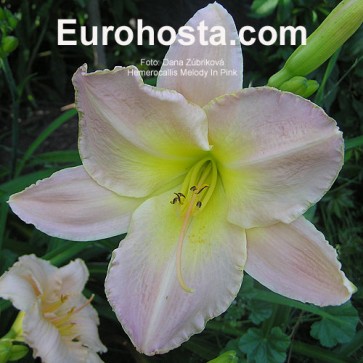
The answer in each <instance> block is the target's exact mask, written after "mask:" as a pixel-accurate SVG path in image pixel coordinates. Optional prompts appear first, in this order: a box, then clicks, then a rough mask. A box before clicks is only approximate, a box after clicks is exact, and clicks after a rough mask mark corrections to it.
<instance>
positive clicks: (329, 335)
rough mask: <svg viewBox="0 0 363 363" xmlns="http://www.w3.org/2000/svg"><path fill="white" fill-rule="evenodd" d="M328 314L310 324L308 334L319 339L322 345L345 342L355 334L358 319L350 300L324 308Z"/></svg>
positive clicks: (327, 345)
mask: <svg viewBox="0 0 363 363" xmlns="http://www.w3.org/2000/svg"><path fill="white" fill-rule="evenodd" d="M324 310H325V311H326V312H327V313H329V315H330V316H326V317H323V318H322V319H321V320H320V321H317V322H315V323H314V324H313V325H312V326H311V330H310V335H311V336H312V337H314V338H316V339H319V341H320V343H321V345H322V346H324V347H328V348H331V347H334V346H335V345H337V344H338V343H347V342H349V341H350V340H351V339H352V338H353V337H354V335H355V332H356V328H357V324H358V321H359V317H358V313H357V310H356V309H355V308H354V307H353V306H352V304H351V303H350V302H347V303H345V304H344V305H341V306H329V307H327V308H324Z"/></svg>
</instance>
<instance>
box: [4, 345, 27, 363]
mask: <svg viewBox="0 0 363 363" xmlns="http://www.w3.org/2000/svg"><path fill="white" fill-rule="evenodd" d="M28 352H29V348H28V347H27V346H25V345H21V344H17V345H13V347H12V349H11V354H10V357H9V361H10V362H13V361H17V360H20V359H21V358H24V357H25V356H26V355H27V354H28Z"/></svg>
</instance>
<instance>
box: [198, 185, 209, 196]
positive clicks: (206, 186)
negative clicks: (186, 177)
mask: <svg viewBox="0 0 363 363" xmlns="http://www.w3.org/2000/svg"><path fill="white" fill-rule="evenodd" d="M208 187H209V185H203V187H202V188H200V189H199V190H198V191H197V194H199V193H201V192H202V191H203V190H204V189H205V188H208Z"/></svg>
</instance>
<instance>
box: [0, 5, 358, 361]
mask: <svg viewBox="0 0 363 363" xmlns="http://www.w3.org/2000/svg"><path fill="white" fill-rule="evenodd" d="M208 3H209V1H205V0H195V1H188V0H175V1H174V2H170V1H167V0H159V1H156V0H99V1H96V0H89V1H88V0H65V1H60V0H44V1H40V0H35V1H26V0H14V1H6V0H0V5H1V8H2V9H3V11H5V10H4V9H7V12H6V16H5V17H4V16H3V17H2V19H0V31H1V34H0V36H1V38H0V40H1V41H2V42H4V39H5V37H14V39H15V40H13V41H14V46H13V47H10V48H9V49H8V51H6V50H4V44H3V45H2V47H3V48H2V50H1V54H0V56H1V58H2V67H1V69H0V71H1V76H0V202H1V204H0V274H1V273H3V272H4V271H5V270H6V269H7V268H8V267H9V266H11V265H12V264H13V262H14V261H15V260H16V259H17V258H18V256H20V255H23V254H29V253H36V254H37V255H38V256H40V257H41V256H43V257H44V258H47V259H50V260H51V261H52V263H54V264H55V265H62V264H65V263H66V262H67V261H69V260H70V259H71V258H74V257H75V256H79V257H81V258H83V259H84V260H85V261H86V262H87V266H88V267H89V269H90V273H91V278H90V282H89V284H88V285H87V291H86V294H91V292H93V293H95V294H96V297H95V299H94V305H95V307H96V308H97V310H98V312H99V314H100V317H101V326H100V334H101V339H102V340H103V342H104V343H105V344H106V345H107V347H108V348H109V352H108V353H107V354H105V355H104V356H103V359H104V361H105V362H176V363H178V362H191V363H192V362H205V361H207V360H210V359H213V358H214V357H216V356H217V355H218V354H219V353H220V352H222V351H224V350H228V349H234V350H235V351H236V352H237V355H238V361H239V362H247V361H248V362H257V363H260V362H277V363H278V362H284V361H289V362H363V359H362V353H363V329H362V321H361V317H362V312H363V304H362V288H363V273H362V266H363V225H362V220H363V203H362V194H361V193H362V186H361V183H362V178H363V170H362V150H363V149H362V145H363V136H362V135H363V120H362V115H363V98H362V95H363V62H362V58H363V28H362V27H361V28H360V29H359V30H358V31H357V33H356V34H355V35H354V36H353V37H352V38H351V39H350V40H349V41H348V42H347V43H346V44H345V45H344V46H343V47H342V48H341V49H340V50H339V51H338V52H337V53H336V54H335V55H334V56H333V57H332V59H331V60H330V61H329V62H326V63H325V64H324V65H322V66H321V67H320V69H319V70H317V71H316V72H314V73H313V74H312V75H310V78H311V79H316V80H317V81H318V82H322V81H323V79H325V80H326V83H325V84H324V87H321V89H320V90H319V91H318V92H317V93H316V94H315V95H313V96H312V97H311V99H312V100H313V101H315V102H316V103H318V104H319V105H321V106H322V107H323V108H324V109H325V110H326V111H327V112H328V113H329V115H331V116H332V117H333V118H335V119H336V121H337V123H338V125H339V127H340V128H341V129H342V130H343V132H344V138H345V140H346V154H345V161H346V162H345V165H344V167H343V170H342V172H341V173H340V175H339V178H338V179H337V181H336V183H335V184H334V185H333V187H332V189H331V190H330V191H329V192H328V193H327V194H326V196H325V197H324V198H323V199H322V201H321V202H319V203H318V205H316V206H315V207H314V208H313V209H312V210H310V211H309V217H310V218H311V219H312V220H313V221H314V223H315V224H316V225H317V227H318V228H319V229H320V230H321V231H323V232H324V233H325V235H326V237H327V239H328V240H329V241H330V242H331V243H332V244H333V245H334V246H335V247H336V248H337V250H338V253H339V258H340V260H341V261H342V264H343V270H344V271H345V272H346V274H347V276H348V277H349V279H350V280H351V281H353V282H354V284H355V285H356V286H358V288H359V290H358V292H357V293H356V294H355V295H354V297H353V300H352V301H353V305H354V307H355V308H353V307H352V306H351V305H350V304H346V305H343V306H342V307H337V308H325V309H321V308H317V307H313V306H310V305H306V304H301V303H298V302H295V301H292V300H289V299H286V298H282V297H280V296H278V295H276V294H273V293H272V292H270V291H268V290H266V289H265V288H263V287H262V286H260V285H259V284H257V283H256V282H254V281H253V280H252V279H250V278H249V277H246V279H245V281H244V284H243V287H242V290H241V293H240V294H239V296H238V297H237V299H236V301H235V302H234V303H233V304H232V306H231V307H230V309H229V310H228V311H227V312H226V313H225V314H224V315H223V316H222V317H219V318H217V319H215V320H213V321H211V322H210V323H208V325H207V329H206V330H205V331H204V332H203V333H202V334H199V335H197V336H194V337H193V338H192V339H191V340H190V341H189V342H187V343H185V344H183V346H182V347H181V348H178V349H176V350H174V351H172V352H170V353H168V354H166V355H164V356H158V357H152V358H149V357H144V356H142V355H140V354H138V353H137V352H136V351H135V350H134V348H133V346H132V344H131V343H130V342H129V340H128V338H127V336H126V335H125V333H124V332H123V331H122V328H121V326H120V325H119V323H118V322H117V320H116V318H115V316H114V314H113V313H112V311H111V309H110V307H109V306H108V304H107V301H106V299H105V296H104V293H103V280H104V277H105V274H106V270H107V263H108V261H109V259H110V254H111V251H112V250H113V249H114V248H115V247H116V246H117V245H118V242H119V240H120V237H117V238H111V239H107V240H102V241H97V242H91V243H87V244H75V243H74V242H73V243H72V242H69V241H64V240H60V239H57V238H52V237H49V236H46V235H44V234H42V233H41V232H39V231H37V230H35V229H34V228H33V227H32V226H30V225H26V224H24V223H23V222H21V221H20V220H19V219H18V218H17V217H16V216H15V215H14V214H12V213H11V211H9V208H8V206H7V204H6V200H7V199H8V197H9V195H11V194H12V193H14V192H17V191H20V190H21V189H23V188H24V187H26V186H28V185H29V184H31V183H34V182H35V181H36V180H38V179H40V178H44V177H46V176H48V175H50V174H51V173H52V172H54V171H56V170H59V169H61V168H64V167H68V166H73V165H78V164H79V163H80V159H79V156H78V152H77V132H78V126H77V116H76V112H75V111H74V110H73V109H72V103H73V102H74V90H73V87H72V84H71V77H72V75H73V73H74V72H75V70H76V69H77V68H78V67H79V66H80V65H82V64H83V63H88V65H89V69H90V70H94V69H97V68H100V67H107V68H113V67H114V66H115V65H122V66H126V65H130V64H134V65H137V66H138V67H139V68H145V67H146V66H145V65H141V59H142V58H147V59H159V60H161V59H163V57H164V55H165V52H166V51H167V47H164V46H161V45H160V44H156V45H155V46H150V45H148V44H147V42H145V43H144V45H142V46H137V45H136V44H135V43H132V44H130V45H128V46H124V47H122V46H119V45H118V44H116V43H114V42H110V44H109V45H108V46H106V47H104V48H103V49H100V48H98V49H94V48H93V47H91V46H88V47H86V46H84V45H82V44H80V42H79V41H78V45H77V46H58V45H57V20H58V19H67V18H69V19H71V18H75V19H77V22H78V25H88V26H89V25H90V24H95V22H96V23H97V22H100V23H101V24H102V25H114V26H115V27H117V26H121V25H130V21H132V19H136V18H138V19H144V23H145V24H149V25H152V26H153V27H154V28H155V30H157V29H158V28H159V27H161V26H163V25H171V26H173V27H174V28H178V27H180V26H181V25H184V24H185V22H186V21H187V20H188V19H189V18H190V17H191V16H192V15H193V14H194V13H195V12H196V11H197V10H198V9H200V8H202V7H204V6H205V5H207V4H208ZM220 3H221V4H223V5H224V6H225V7H226V8H227V9H228V11H229V12H230V13H231V14H232V16H233V18H234V19H235V22H236V25H237V28H240V27H242V26H244V25H252V26H254V27H255V28H256V29H258V28H260V27H262V26H263V25H272V26H274V27H275V28H277V27H279V26H280V25H293V26H297V25H304V26H305V27H306V29H307V32H308V34H311V33H312V31H313V30H314V29H316V28H317V26H318V25H319V24H320V23H321V22H322V20H323V19H324V18H325V17H326V16H327V14H328V13H329V12H330V11H331V9H332V8H333V7H334V6H335V5H336V4H337V1H328V0H319V1H313V0H307V1H303V0H255V1H253V2H252V1H242V0H238V1H236V0H226V1H222V0H221V1H220ZM97 11H99V16H98V15H97ZM76 38H78V39H79V32H77V35H76ZM12 39H13V38H12ZM16 43H17V46H16ZM12 48H13V49H12ZM293 50H294V49H293V47H291V46H287V45H286V46H279V45H273V46H261V45H258V44H255V45H253V46H249V47H244V48H243V53H244V68H245V72H244V87H250V86H260V85H265V84H266V83H267V80H268V78H269V77H270V76H271V75H272V74H274V73H275V72H277V71H278V70H279V69H280V68H281V67H282V65H283V64H284V62H285V60H286V59H287V58H288V56H289V55H290V54H291V53H292V52H293ZM146 68H147V67H146ZM151 68H152V67H151ZM145 82H148V83H149V84H155V79H154V78H149V79H145ZM64 110H67V111H64ZM0 309H1V315H0V319H1V323H0V336H2V335H3V334H5V333H6V331H7V330H8V329H9V327H10V325H11V323H12V321H13V320H14V318H15V316H16V311H15V310H14V309H13V308H12V307H10V305H9V304H8V303H7V302H5V301H4V300H0ZM22 361H24V362H31V361H32V358H31V354H30V353H29V354H28V355H27V356H26V357H25V358H23V359H22Z"/></svg>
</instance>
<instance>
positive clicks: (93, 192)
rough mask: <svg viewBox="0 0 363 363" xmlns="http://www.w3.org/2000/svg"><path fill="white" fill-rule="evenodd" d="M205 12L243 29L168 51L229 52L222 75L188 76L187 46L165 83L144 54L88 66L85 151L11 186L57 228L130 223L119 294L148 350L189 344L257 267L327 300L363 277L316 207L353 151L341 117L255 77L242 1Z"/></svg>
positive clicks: (282, 286) (121, 309)
mask: <svg viewBox="0 0 363 363" xmlns="http://www.w3.org/2000/svg"><path fill="white" fill-rule="evenodd" d="M202 20H203V21H204V22H205V25H206V26H208V27H211V26H213V25H216V24H218V25H221V26H223V27H224V29H226V33H227V36H228V38H229V39H235V40H236V42H235V44H236V45H233V46H232V45H228V46H203V47H201V46H199V45H198V44H195V45H192V46H188V47H183V46H182V45H180V44H178V43H177V42H176V43H175V44H174V45H172V46H171V47H170V49H169V51H168V53H167V55H166V58H167V59H169V60H179V61H180V60H184V64H185V61H186V59H187V58H199V59H210V60H213V59H215V60H219V59H223V60H224V62H223V63H224V64H223V65H221V64H220V63H218V62H215V63H216V65H215V66H214V67H212V70H213V73H211V69H210V68H209V67H206V68H205V69H206V71H208V72H209V76H207V77H198V76H194V77H182V76H181V75H180V73H181V70H182V69H183V66H181V65H180V64H181V62H168V63H165V64H166V65H163V67H162V71H163V72H162V73H161V75H162V74H164V75H165V74H173V75H171V76H161V75H160V76H159V78H158V82H157V87H151V86H148V85H145V84H144V83H143V81H142V79H141V77H140V76H139V75H138V72H137V69H136V68H135V67H126V68H123V67H116V68H115V69H114V70H104V71H96V72H94V73H87V68H86V66H82V67H81V68H79V69H78V70H77V72H76V73H75V75H74V77H73V83H74V86H75V89H76V106H77V109H78V111H79V118H80V136H79V151H80V155H81V158H82V165H81V166H78V167H75V168H69V169H64V170H62V171H60V172H57V173H55V174H54V175H52V176H51V177H50V178H48V179H45V180H42V181H39V182H38V183H37V184H35V185H33V186H31V187H29V188H27V189H25V190H24V191H23V192H21V193H18V194H15V195H13V196H12V197H11V198H10V201H9V203H10V206H11V208H12V210H13V211H14V212H15V213H16V214H17V215H18V216H19V217H20V218H22V219H23V220H24V221H25V222H27V223H33V224H34V225H35V226H36V227H37V228H38V229H40V230H42V231H44V232H45V233H48V234H50V235H52V236H57V237H63V238H66V239H72V240H83V241H87V240H95V239H101V238H106V237H110V236H114V235H118V234H121V233H125V232H127V236H126V238H125V239H124V240H123V241H122V242H121V243H120V246H119V247H118V248H117V249H116V250H115V251H114V253H113V256H112V260H111V262H110V268H109V271H108V274H107V279H106V294H107V297H108V299H109V302H110V304H111V305H112V307H113V309H114V311H115V313H116V315H117V317H118V319H119V320H120V322H121V324H122V326H123V328H124V330H125V331H126V332H127V334H128V335H129V336H130V339H131V340H132V342H133V344H134V345H135V346H136V348H137V349H138V350H139V351H140V352H143V353H145V354H148V355H153V354H156V353H164V352H167V351H169V350H171V349H173V348H176V347H178V346H179V345H180V344H181V343H183V342H184V341H186V340H187V339H188V338H189V337H190V336H191V335H193V334H195V333H198V332H200V331H201V330H203V328H204V327H205V324H206V322H207V321H208V320H209V319H212V318H213V317H215V316H218V315H219V314H221V313H223V312H224V311H225V310H226V309H227V308H228V306H229V305H230V304H231V302H232V301H233V299H234V298H235V296H236V294H237V293H238V290H239V289H240V286H241V283H242V276H243V270H246V271H247V272H248V273H249V274H250V275H251V276H252V277H253V278H255V279H256V280H258V281H259V282H261V283H262V284H264V285H265V286H267V287H269V288H270V289H272V290H273V291H275V292H278V293H280V294H282V295H285V296H288V297H290V298H293V299H298V300H300V301H305V302H311V303H314V304H317V305H339V304H342V303H343V302H345V301H346V300H348V299H349V298H350V296H351V294H352V292H353V291H354V286H353V285H352V284H351V283H350V282H349V281H348V280H347V279H346V277H345V275H344V273H343V272H342V271H341V270H340V268H341V265H340V263H339V262H338V260H337V255H336V252H335V250H334V249H333V248H332V247H331V246H330V245H329V244H328V242H327V241H326V240H325V238H324V236H323V234H322V233H320V232H318V231H317V230H316V229H315V227H314V226H313V225H312V224H311V223H310V222H308V221H307V220H306V219H305V218H304V217H303V216H302V214H303V213H304V212H305V211H306V210H307V209H308V208H309V207H310V206H311V205H312V204H314V203H316V202H317V201H319V200H320V198H321V197H322V196H323V195H324V193H325V192H326V191H327V190H328V189H329V188H330V187H331V185H332V183H333V182H334V180H335V179H336V177H337V175H338V172H339V170H340V169H341V167H342V163H343V138H342V134H341V132H340V131H339V129H338V128H337V125H336V123H335V121H334V120H333V119H331V118H330V117H328V116H327V115H326V114H325V113H324V111H323V110H322V109H321V108H319V107H318V106H316V105H314V104H313V103H311V102H309V101H307V100H305V99H303V98H301V97H299V96H296V95H294V94H291V93H287V92H281V91H278V90H276V89H274V88H269V87H261V88H248V89H241V86H242V52H241V47H240V44H239V42H238V34H237V30H236V28H235V24H234V22H233V20H232V18H231V16H230V15H229V14H228V13H227V12H226V10H225V9H224V8H223V7H222V6H220V5H219V4H217V3H214V4H211V5H208V6H207V7H206V8H204V9H202V10H200V11H198V12H197V13H196V14H195V15H194V16H193V18H192V19H190V20H189V22H188V23H187V25H189V26H192V27H193V28H195V27H196V26H197V25H198V24H199V23H200V22H201V21H202ZM173 64H179V65H173ZM196 69H200V67H199V68H197V66H196ZM222 69H224V70H227V71H228V70H229V71H230V72H222V71H221V70H222ZM168 70H170V72H168ZM227 74H233V76H227Z"/></svg>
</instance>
